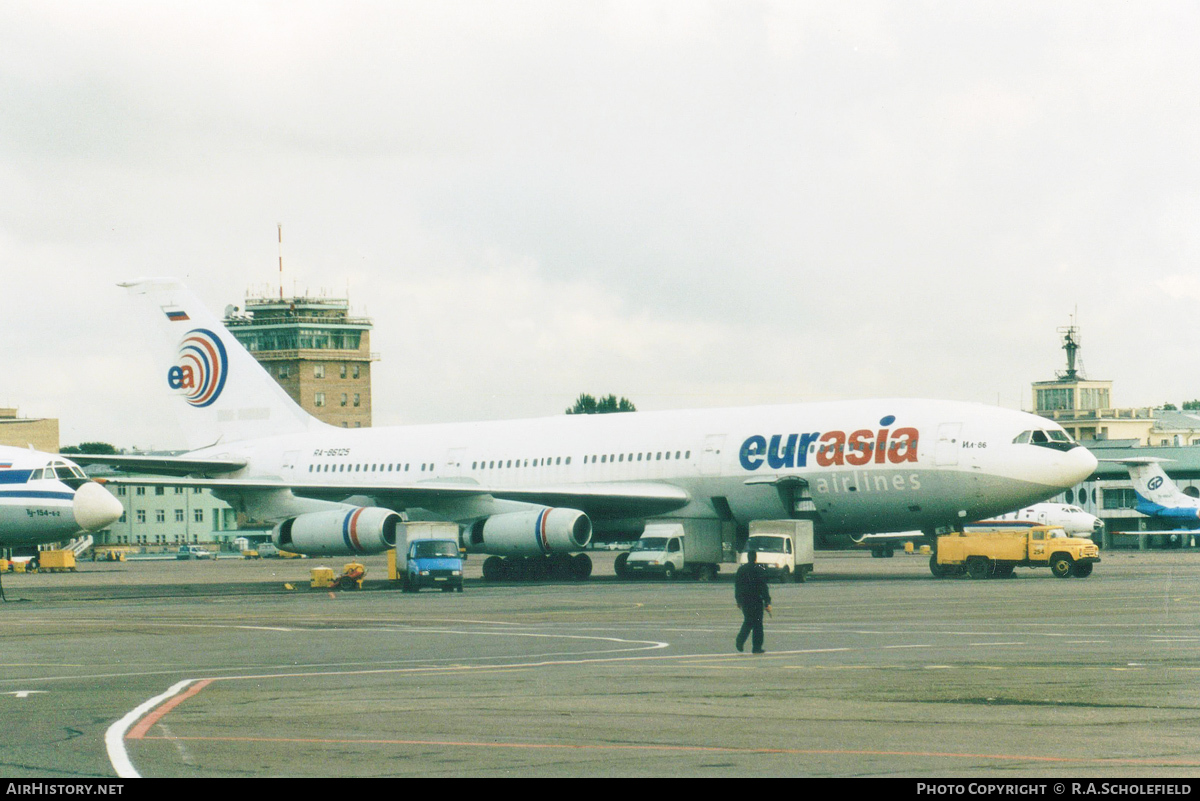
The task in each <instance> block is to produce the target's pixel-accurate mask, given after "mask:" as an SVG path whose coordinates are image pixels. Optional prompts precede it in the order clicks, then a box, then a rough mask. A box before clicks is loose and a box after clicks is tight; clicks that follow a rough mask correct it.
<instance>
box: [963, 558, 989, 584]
mask: <svg viewBox="0 0 1200 801" xmlns="http://www.w3.org/2000/svg"><path fill="white" fill-rule="evenodd" d="M991 574H992V562H991V560H990V559H988V558H987V557H986V556H972V557H971V558H970V559H968V560H967V575H968V576H970V577H971V578H973V579H982V578H987V577H988V576H990V575H991Z"/></svg>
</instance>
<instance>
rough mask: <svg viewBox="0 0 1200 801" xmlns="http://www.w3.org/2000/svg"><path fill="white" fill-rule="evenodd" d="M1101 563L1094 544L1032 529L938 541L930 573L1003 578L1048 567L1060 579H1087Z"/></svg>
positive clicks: (1061, 532) (1062, 533)
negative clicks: (1022, 570)
mask: <svg viewBox="0 0 1200 801" xmlns="http://www.w3.org/2000/svg"><path fill="white" fill-rule="evenodd" d="M1099 561H1100V549H1099V548H1098V547H1097V546H1096V544H1095V543H1094V542H1092V541H1091V540H1088V539H1083V538H1080V537H1070V536H1067V532H1066V531H1064V530H1063V529H1062V528H1061V527H1059V526H1032V527H1030V528H1023V529H997V530H994V531H976V532H972V533H970V534H949V535H947V536H944V537H938V540H937V551H935V552H934V554H933V555H932V556H931V557H929V570H930V572H932V573H933V575H935V576H937V577H939V578H941V577H942V576H953V575H958V574H961V573H966V574H967V575H968V576H970V577H971V578H988V577H990V576H997V577H999V578H1004V577H1007V576H1011V575H1012V572H1013V568H1015V567H1049V568H1050V572H1051V573H1053V574H1054V575H1055V576H1058V577H1059V578H1067V577H1068V576H1075V577H1077V578H1087V577H1088V576H1090V575H1091V574H1092V566H1093V565H1095V564H1096V563H1097V562H1099Z"/></svg>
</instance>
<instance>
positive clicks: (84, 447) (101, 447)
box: [58, 442, 120, 456]
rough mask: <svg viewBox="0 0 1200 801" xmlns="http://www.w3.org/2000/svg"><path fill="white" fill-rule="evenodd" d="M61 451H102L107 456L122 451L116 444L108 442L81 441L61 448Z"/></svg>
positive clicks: (59, 450)
mask: <svg viewBox="0 0 1200 801" xmlns="http://www.w3.org/2000/svg"><path fill="white" fill-rule="evenodd" d="M58 452H59V453H101V454H104V455H105V456H115V455H116V454H118V453H120V451H118V450H117V449H116V448H115V447H114V446H112V445H109V444H108V443H107V442H81V443H79V444H78V445H68V446H67V447H65V448H59V449H58Z"/></svg>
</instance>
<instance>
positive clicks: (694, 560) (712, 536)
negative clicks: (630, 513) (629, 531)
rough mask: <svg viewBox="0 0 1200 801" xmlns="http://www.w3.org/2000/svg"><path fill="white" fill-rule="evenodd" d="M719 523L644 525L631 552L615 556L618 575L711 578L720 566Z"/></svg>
mask: <svg viewBox="0 0 1200 801" xmlns="http://www.w3.org/2000/svg"><path fill="white" fill-rule="evenodd" d="M721 555H722V549H721V525H720V521H718V520H688V521H672V522H667V523H647V524H646V529H645V531H643V532H642V536H641V537H640V538H639V539H638V541H637V542H636V543H634V546H633V548H632V550H630V551H628V552H627V553H623V554H621V555H620V556H618V557H617V561H616V571H617V575H618V576H622V577H626V576H638V575H660V576H662V577H663V578H675V577H676V576H692V577H694V578H698V579H711V578H714V577H715V576H716V575H717V572H718V571H719V570H720V564H721Z"/></svg>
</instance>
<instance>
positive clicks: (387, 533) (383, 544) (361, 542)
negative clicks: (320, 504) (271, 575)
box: [271, 506, 401, 556]
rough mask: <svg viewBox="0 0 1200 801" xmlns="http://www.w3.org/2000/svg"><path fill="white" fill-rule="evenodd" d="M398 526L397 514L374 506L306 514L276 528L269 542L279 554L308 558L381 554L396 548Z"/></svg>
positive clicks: (284, 522) (398, 517) (286, 521)
mask: <svg viewBox="0 0 1200 801" xmlns="http://www.w3.org/2000/svg"><path fill="white" fill-rule="evenodd" d="M400 523H401V520H400V515H398V514H396V513H395V512H393V511H392V510H391V509H381V508H379V507H377V506H360V507H357V508H355V509H348V510H335V511H331V512H310V513H309V514H304V515H300V516H299V517H293V518H291V519H290V520H285V521H283V522H282V523H280V524H279V525H277V526H276V527H275V530H274V531H272V532H271V539H272V541H274V543H275V545H276V547H278V548H279V549H280V550H281V551H291V552H292V553H303V554H308V555H309V556H352V555H357V554H371V553H383V552H384V551H386V550H388V549H389V548H395V547H396V528H397V527H398V526H399V525H400Z"/></svg>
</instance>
